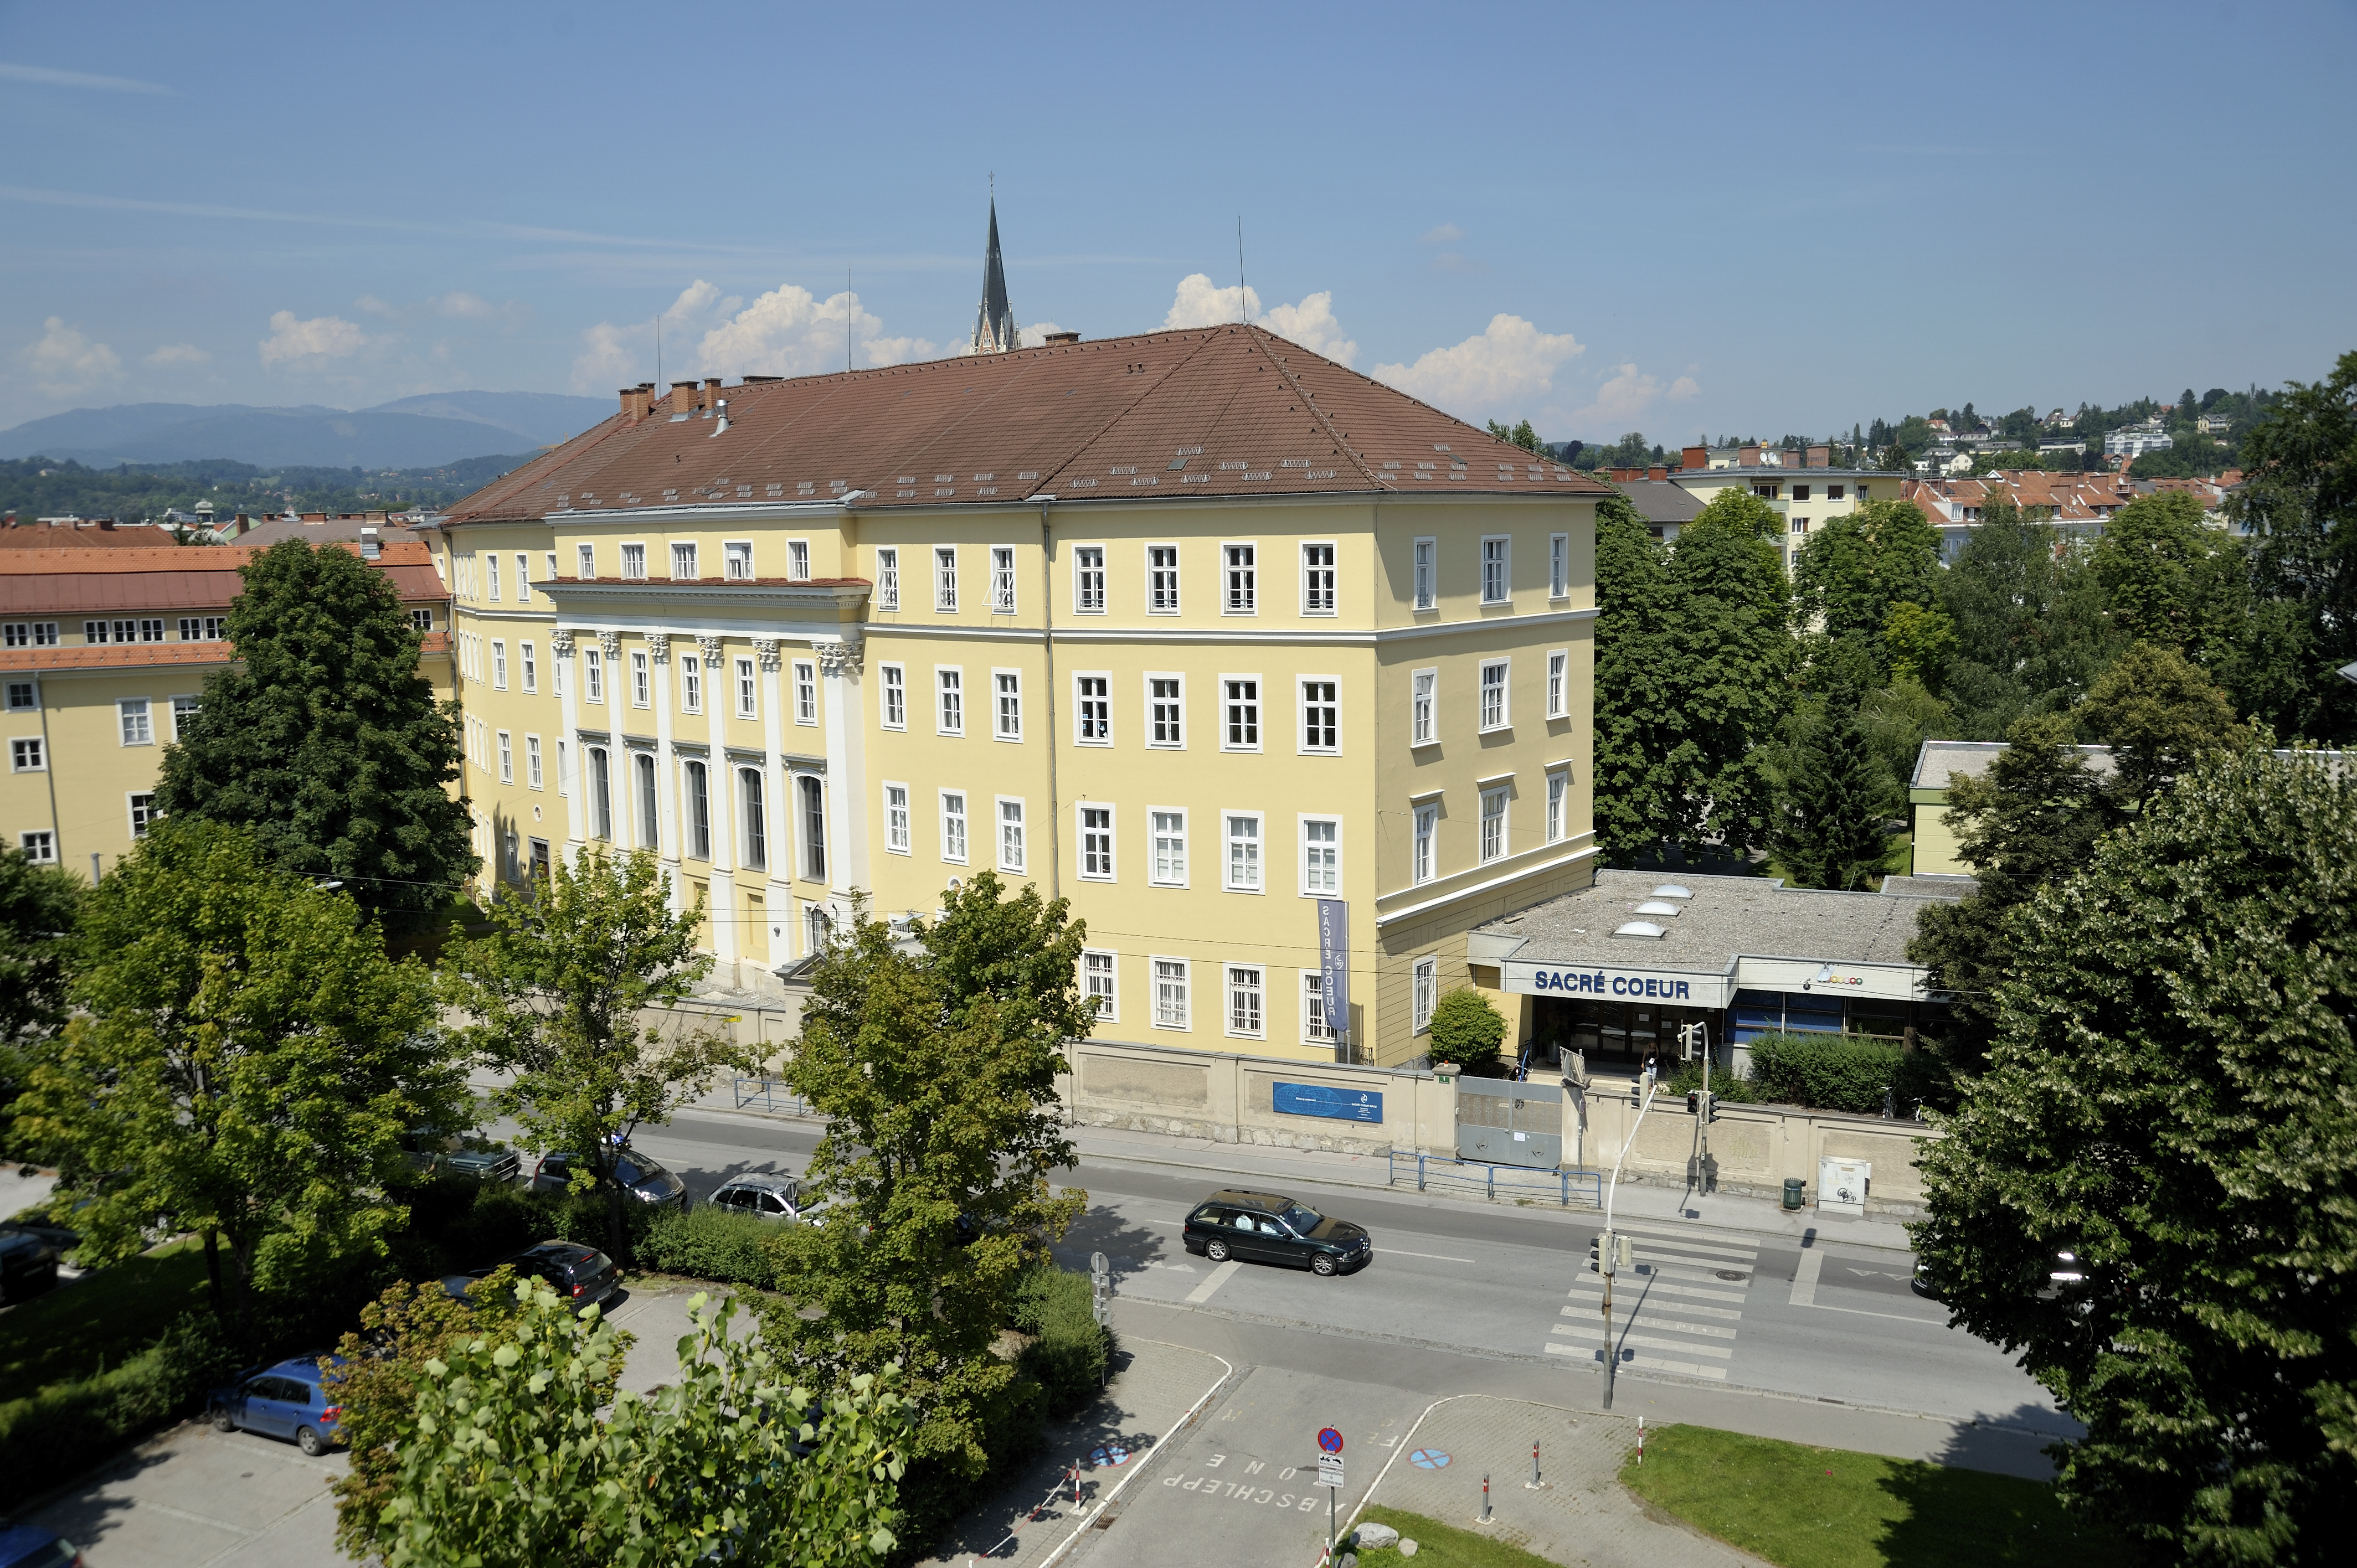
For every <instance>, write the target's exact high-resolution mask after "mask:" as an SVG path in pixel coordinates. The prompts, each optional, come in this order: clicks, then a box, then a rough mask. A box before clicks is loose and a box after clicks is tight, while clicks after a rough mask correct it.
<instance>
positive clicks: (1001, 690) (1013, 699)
mask: <svg viewBox="0 0 2357 1568" xmlns="http://www.w3.org/2000/svg"><path fill="white" fill-rule="evenodd" d="M990 738H991V739H993V740H1005V741H1012V742H1015V743H1016V744H1017V745H1020V744H1022V740H1023V671H1020V670H1005V669H999V668H996V667H993V669H992V670H991V671H990Z"/></svg>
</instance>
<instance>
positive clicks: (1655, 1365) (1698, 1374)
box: [1546, 1344, 1727, 1383]
mask: <svg viewBox="0 0 2357 1568" xmlns="http://www.w3.org/2000/svg"><path fill="white" fill-rule="evenodd" d="M1546 1350H1547V1354H1548V1355H1550V1356H1577V1357H1578V1358H1579V1359H1581V1360H1583V1361H1588V1362H1595V1363H1601V1362H1602V1361H1603V1359H1604V1351H1603V1350H1602V1348H1597V1349H1593V1350H1591V1349H1589V1348H1587V1346H1585V1345H1555V1344H1549V1345H1548V1346H1547V1348H1546ZM1620 1364H1621V1365H1622V1366H1623V1367H1626V1368H1628V1369H1631V1371H1639V1372H1675V1373H1678V1374H1679V1375H1680V1376H1682V1377H1688V1378H1709V1379H1712V1380H1716V1381H1718V1382H1722V1383H1723V1382H1725V1381H1727V1369H1726V1368H1725V1367H1705V1366H1702V1365H1700V1364H1698V1363H1696V1362H1694V1361H1673V1360H1671V1359H1668V1358H1667V1357H1663V1356H1624V1357H1622V1358H1621V1359H1620Z"/></svg>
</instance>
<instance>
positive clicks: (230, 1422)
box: [206, 1356, 344, 1458]
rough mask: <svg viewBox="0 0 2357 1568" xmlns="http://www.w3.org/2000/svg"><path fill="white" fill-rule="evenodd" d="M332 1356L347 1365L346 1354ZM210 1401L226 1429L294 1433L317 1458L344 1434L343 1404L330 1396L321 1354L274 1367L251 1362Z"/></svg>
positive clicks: (215, 1420) (293, 1358)
mask: <svg viewBox="0 0 2357 1568" xmlns="http://www.w3.org/2000/svg"><path fill="white" fill-rule="evenodd" d="M328 1359H329V1360H330V1361H332V1362H333V1363H334V1364H335V1365H337V1366H341V1365H343V1359H342V1358H341V1357H329V1358H328ZM207 1406H208V1408H207V1411H206V1413H207V1415H209V1416H210V1418H211V1421H212V1423H213V1425H214V1426H216V1427H218V1428H220V1429H221V1431H223V1432H236V1431H241V1430H242V1431H245V1432H258V1433H260V1434H262V1435H264V1437H291V1438H293V1439H294V1440H295V1445H296V1447H297V1448H300V1449H301V1450H303V1452H304V1453H306V1454H308V1455H312V1456H313V1457H315V1458H316V1457H317V1455H322V1454H325V1453H326V1452H327V1451H328V1449H329V1448H331V1447H333V1446H334V1445H335V1444H336V1443H337V1442H338V1441H339V1438H340V1437H341V1434H340V1433H339V1432H338V1431H337V1430H336V1423H337V1422H338V1421H339V1419H340V1418H341V1417H342V1415H343V1413H344V1411H343V1407H342V1406H341V1405H339V1404H335V1403H332V1402H330V1401H329V1399H328V1392H327V1390H326V1388H325V1386H324V1374H323V1373H321V1371H320V1370H319V1359H318V1358H317V1357H315V1356H290V1357H288V1358H287V1359H285V1360H284V1361H281V1362H279V1363H278V1364H277V1365H276V1366H274V1367H249V1368H248V1369H246V1370H244V1371H243V1372H241V1373H239V1374H238V1379H237V1381H235V1382H233V1383H231V1384H230V1385H229V1386H228V1387H226V1388H219V1389H215V1390H214V1391H212V1397H211V1399H210V1401H208V1402H207Z"/></svg>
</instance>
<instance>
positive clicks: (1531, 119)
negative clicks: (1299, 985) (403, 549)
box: [0, 0, 2357, 443]
mask: <svg viewBox="0 0 2357 1568" xmlns="http://www.w3.org/2000/svg"><path fill="white" fill-rule="evenodd" d="M2352 46H2357V11H2352V6H2351V5H2349V4H2346V3H2343V4H2340V5H2312V4H2311V5H2301V4H2285V5H2250V4H2219V3H2217V0H2212V3H2211V4H2207V5H2185V6H2177V5H2115V6H2104V7H2098V6H2092V5H2061V6H2058V5H2035V6H2023V7H2018V8H2017V7H2009V6H2006V5H1975V6H1944V7H1937V8H1933V7H1865V6H1859V7H1838V6H1835V7H1824V8H1813V9H1801V8H1790V9H1773V8H1769V7H1760V6H1730V7H1712V6H1708V5H1686V6H1681V7H1677V8H1674V10H1673V9H1669V8H1655V7H1647V6H1626V5H1616V6H1609V7H1585V6H1491V7H1481V6H1472V5H1456V6H1430V7H1382V6H1328V7H1313V6H1271V5H1252V6H1240V7H1223V6H1219V5H1196V6H1191V7H1188V8H1185V9H1184V10H1183V11H1173V10H1171V9H1169V8H1168V7H1153V8H1149V7H1132V8H1121V7H1108V6H1103V5H1094V6H1075V7H1071V8H1060V7H1047V6H1035V7H1023V6H1015V5H999V6H994V7H951V6H943V7H939V8H927V7H898V8H888V7H881V6H866V7H861V6H843V5H830V6H824V7H807V8H806V7H789V6H766V5H745V4H741V3H740V4H728V5H714V4H690V5H676V6H651V5H638V6H630V7H620V6H610V7H609V6H600V5H546V4H495V5H479V4H478V5H436V4H430V3H427V4H418V3H413V4H410V5H404V6H398V7H394V6H365V7H363V6H322V5H284V6H268V5H234V4H231V5H204V6H190V5H109V6H93V7H89V8H83V7H79V6H58V5H28V4H22V3H16V0H8V3H6V4H0V105H5V107H6V115H5V123H6V124H7V126H8V133H7V139H6V144H5V145H6V152H5V155H0V361H5V373H0V425H5V424H15V423H17V422H19V421H22V420H25V419H29V418H34V417H38V415H41V414H44V413H54V412H57V411H59V410H60V409H64V408H70V407H75V406H81V405H92V404H106V403H124V402H137V401H170V402H190V403H214V402H241V403H264V404H282V403H331V404H337V405H341V406H347V407H353V406H363V405H366V404H370V403H378V402H382V401H385V400H388V399H391V398H394V397H399V396H403V395H405V394H408V393H412V392H429V391H443V390H449V389H454V388H460V387H480V388H490V389H493V390H510V389H514V390H531V391H547V392H557V391H577V392H589V393H594V394H596V395H597V396H600V397H609V396H610V395H611V394H612V392H613V389H614V388H615V387H617V386H619V385H622V384H625V383H628V382H633V381H640V380H644V379H650V378H652V377H653V376H654V374H655V365H654V355H653V341H652V338H653V334H652V331H651V326H650V323H651V319H652V318H653V317H655V316H656V315H657V314H658V313H667V314H666V324H665V328H664V354H663V370H664V372H665V374H666V375H667V376H672V377H677V376H683V375H687V374H691V373H715V374H728V375H736V374H741V373H743V372H745V371H770V372H783V373H795V372H802V371H817V370H829V369H835V368H839V367H840V366H841V364H842V363H843V355H844V347H845V325H846V323H845V298H844V292H845V268H846V267H848V268H850V269H852V274H853V280H854V289H855V291H856V292H855V295H854V299H855V302H856V320H855V321H854V322H852V323H851V325H852V328H853V332H852V336H853V337H854V338H856V349H855V352H856V358H857V360H858V362H859V363H861V364H869V363H883V362H888V361H891V360H905V359H910V358H922V357H930V356H931V355H934V354H938V353H945V352H950V351H952V350H954V349H955V348H956V347H957V346H958V345H959V343H960V342H961V341H962V340H963V338H965V337H966V336H967V335H968V334H969V333H970V332H971V329H972V326H973V319H974V303H975V299H976V296H977V295H978V292H979V284H980V265H981V263H980V256H981V249H982V240H983V227H984V220H985V200H986V192H987V189H988V185H989V181H990V177H991V176H992V175H993V173H994V172H995V173H996V178H997V191H998V199H999V218H1000V225H1001V230H1002V233H1003V235H1004V239H1005V242H1006V257H1007V268H1008V277H1009V286H1010V292H1011V295H1012V297H1013V302H1014V306H1015V309H1016V313H1017V317H1018V319H1019V320H1020V321H1022V322H1023V323H1024V324H1025V325H1026V326H1028V327H1035V328H1039V327H1046V326H1049V325H1053V326H1060V327H1063V328H1072V329H1077V330H1079V331H1082V332H1083V333H1084V334H1086V335H1088V336H1090V337H1092V338H1094V337H1104V336H1111V335H1114V334H1118V333H1125V332H1135V331H1144V330H1149V329H1152V328H1158V327H1161V326H1164V325H1165V324H1166V323H1170V324H1178V325H1190V324H1195V323H1198V322H1200V321H1206V320H1212V319H1225V318H1228V317H1232V315H1233V313H1234V310H1235V307H1236V301H1235V294H1234V288H1235V283H1236V232H1235V225H1236V220H1237V218H1238V216H1239V215H1240V214H1241V216H1242V217H1243V223H1244V241H1245V266H1246V273H1247V277H1248V280H1249V283H1250V285H1251V290H1252V295H1253V296H1254V297H1253V301H1252V304H1253V306H1254V314H1255V315H1256V316H1262V317H1266V318H1267V319H1268V320H1269V321H1270V322H1271V324H1272V325H1274V326H1275V327H1277V328H1279V329H1280V330H1283V331H1286V332H1287V333H1288V334H1289V335H1292V336H1296V337H1297V338H1300V339H1301V340H1302V341H1304V342H1306V343H1308V345H1309V346H1311V347H1313V348H1317V349H1320V350H1321V351H1324V352H1327V353H1329V354H1332V355H1334V356H1335V357H1337V358H1340V359H1343V360H1347V361H1348V362H1349V363H1351V365H1353V366H1354V367H1356V368H1357V369H1359V370H1361V371H1366V372H1367V373H1369V374H1372V375H1375V376H1378V377H1380V378H1382V379H1383V380H1386V381H1393V382H1394V383H1395V384H1399V385H1402V386H1405V387H1406V388H1407V389H1408V390H1410V391H1412V392H1416V393H1417V394H1418V395H1421V396H1424V397H1426V398H1427V399H1428V400H1430V401H1432V402H1434V403H1437V404H1439V405H1440V406H1442V407H1444V408H1446V409H1448V411H1449V412H1451V413H1458V414H1460V415H1462V416H1464V417H1468V418H1472V419H1480V418H1484V417H1489V416H1497V417H1501V418H1506V419H1514V418H1519V417H1523V416H1528V417H1530V418H1531V419H1533V420H1534V422H1535V423H1536V424H1538V426H1539V428H1540V431H1541V433H1542V434H1543V435H1546V436H1548V437H1550V438H1562V437H1566V436H1579V437H1582V438H1586V439H1591V440H1593V439H1598V438H1606V439H1609V438H1610V437H1613V436H1616V435H1619V434H1620V433H1621V432H1622V431H1625V430H1630V429H1642V430H1644V431H1645V432H1646V433H1647V434H1648V435H1652V436H1653V437H1655V438H1656V439H1663V440H1668V441H1671V442H1673V443H1675V442H1677V441H1679V440H1682V439H1687V438H1691V437H1692V436H1694V435H1695V434H1696V433H1698V432H1702V431H1708V432H1709V433H1711V434H1713V435H1717V434H1733V435H1761V436H1767V437H1771V438H1772V437H1773V436H1775V435H1781V434H1784V433H1785V432H1788V431H1790V432H1794V433H1798V434H1803V435H1822V434H1824V433H1825V432H1827V431H1829V430H1832V429H1835V428H1838V429H1841V430H1844V431H1846V430H1847V429H1848V427H1849V426H1850V424H1852V423H1853V422H1857V421H1867V420H1871V419H1872V418H1874V417H1875V416H1877V415H1878V414H1880V415H1886V416H1889V417H1891V418H1894V419H1895V418H1897V417H1899V416H1900V415H1901V414H1903V413H1908V412H1910V411H1916V412H1920V411H1922V410H1925V409H1928V408H1931V407H1933V406H1936V405H1941V404H1951V403H1953V404H1961V403H1963V402H1964V401H1965V400H1967V399H1971V400H1973V401H1975V403H1977V405H1978V406H1979V407H1980V408H1981V409H1982V410H1984V411H1992V410H1999V409H2004V408H2010V407H2018V406H2019V405H2020V404H2022V403H2034V404H2037V405H2038V406H2040V408H2041V409H2043V408H2045V407H2048V406H2051V405H2052V404H2054V403H2072V404H2075V403H2077V402H2078V401H2079V400H2081V399H2083V398H2084V399H2089V400H2094V401H2101V402H2105V403H2115V402H2119V401H2123V400H2126V399H2128V398H2132V397H2136V396H2142V395H2154V396H2159V397H2162V398H2168V397H2171V396H2173V395H2174V394H2175V393H2176V392H2178V391H2179V390H2180V389H2181V388H2183V387H2184V386H2186V385H2187V384H2189V383H2190V384H2191V385H2192V386H2193V387H2194V388H2195V390H2196V391H2197V392H2198V391H2201V390H2204V389H2206V388H2207V387H2210V386H2212V385H2223V386H2229V387H2241V386H2244V385H2245V384H2247V383H2250V382H2254V381H2255V382H2257V383H2259V384H2261V385H2272V384H2276V383H2279V382H2280V381H2283V380H2284V379H2286V378H2288V377H2297V378H2299V379H2303V380H2309V379H2314V378H2316V377H2318V376H2320V375H2321V374H2323V373H2324V372H2325V371H2326V370H2327V368H2328V367H2329V366H2330V362H2331V360H2332V359H2333V357H2334V356H2335V355H2337V354H2338V353H2340V352H2341V351H2342V350H2344V349H2351V348H2357V288H2352V286H2351V280H2352V276H2357V262H2353V261H2352V257H2357V178H2352V174H2351V164H2352V153H2357V134H2352V133H2357V94H2352V93H2351V92H2350V91H2348V86H2347V80H2346V73H2347V70H2348V69H2349V63H2350V61H2351V60H2352V59H2357V47H2352ZM1189 280H1192V281H1189Z"/></svg>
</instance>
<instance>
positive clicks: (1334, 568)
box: [1301, 539, 1342, 616]
mask: <svg viewBox="0 0 2357 1568" xmlns="http://www.w3.org/2000/svg"><path fill="white" fill-rule="evenodd" d="M1320 550H1323V551H1324V552H1325V553H1326V564H1324V565H1322V566H1321V565H1319V564H1317V561H1316V559H1315V556H1314V553H1315V552H1317V551H1320ZM1340 554H1341V552H1340V547H1339V546H1338V545H1337V543H1336V542H1335V541H1333V540H1331V539H1305V540H1303V541H1302V542H1301V613H1302V614H1303V615H1306V616H1331V615H1340V613H1341V604H1342V596H1341V583H1342V574H1341V563H1340ZM1321 574H1322V575H1324V577H1325V579H1326V582H1325V589H1324V592H1323V594H1322V597H1323V598H1324V600H1325V603H1324V604H1322V605H1321V604H1319V603H1318V600H1319V598H1320V597H1321V594H1320V592H1319V590H1318V577H1319V575H1321Z"/></svg>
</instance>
